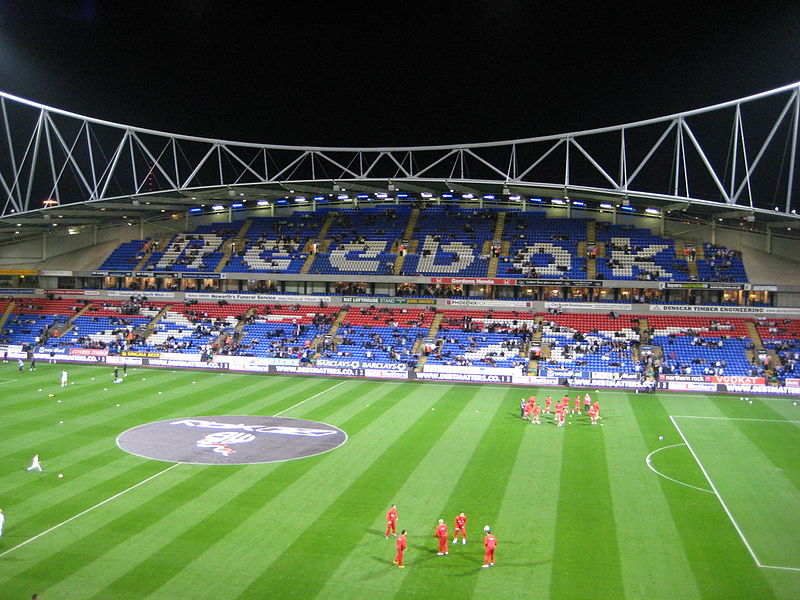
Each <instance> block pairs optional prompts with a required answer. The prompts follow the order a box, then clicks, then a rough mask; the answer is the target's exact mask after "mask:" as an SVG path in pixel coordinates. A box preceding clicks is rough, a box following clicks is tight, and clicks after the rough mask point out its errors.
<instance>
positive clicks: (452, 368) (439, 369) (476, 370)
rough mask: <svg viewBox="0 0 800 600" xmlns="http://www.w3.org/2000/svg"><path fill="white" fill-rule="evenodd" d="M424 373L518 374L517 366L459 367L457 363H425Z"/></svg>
mask: <svg viewBox="0 0 800 600" xmlns="http://www.w3.org/2000/svg"><path fill="white" fill-rule="evenodd" d="M424 372H425V373H473V374H483V375H508V376H509V377H510V376H513V375H519V368H516V369H508V368H499V367H480V366H473V367H460V366H458V365H430V364H426V365H425V370H424Z"/></svg>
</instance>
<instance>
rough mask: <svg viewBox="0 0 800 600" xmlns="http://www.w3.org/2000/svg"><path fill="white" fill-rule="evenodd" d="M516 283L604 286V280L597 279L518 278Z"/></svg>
mask: <svg viewBox="0 0 800 600" xmlns="http://www.w3.org/2000/svg"><path fill="white" fill-rule="evenodd" d="M516 284H517V285H523V286H545V285H555V286H558V287H565V286H566V287H603V282H602V281H600V280H597V279H556V278H553V279H547V278H543V279H517V280H516Z"/></svg>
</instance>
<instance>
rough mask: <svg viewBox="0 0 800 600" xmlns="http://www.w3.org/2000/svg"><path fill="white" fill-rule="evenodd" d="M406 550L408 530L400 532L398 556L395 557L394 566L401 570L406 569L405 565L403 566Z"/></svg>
mask: <svg viewBox="0 0 800 600" xmlns="http://www.w3.org/2000/svg"><path fill="white" fill-rule="evenodd" d="M405 550H406V530H405V529H403V531H401V532H400V535H398V536H397V554H396V555H395V557H394V564H396V565H397V566H398V567H400V568H401V569H405V568H406V567H405V565H403V552H405Z"/></svg>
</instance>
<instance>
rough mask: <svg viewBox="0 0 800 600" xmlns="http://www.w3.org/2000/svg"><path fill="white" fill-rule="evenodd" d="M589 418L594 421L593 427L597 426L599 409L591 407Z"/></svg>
mask: <svg viewBox="0 0 800 600" xmlns="http://www.w3.org/2000/svg"><path fill="white" fill-rule="evenodd" d="M589 418H590V419H591V420H592V425H597V409H595V407H594V406H590V407H589Z"/></svg>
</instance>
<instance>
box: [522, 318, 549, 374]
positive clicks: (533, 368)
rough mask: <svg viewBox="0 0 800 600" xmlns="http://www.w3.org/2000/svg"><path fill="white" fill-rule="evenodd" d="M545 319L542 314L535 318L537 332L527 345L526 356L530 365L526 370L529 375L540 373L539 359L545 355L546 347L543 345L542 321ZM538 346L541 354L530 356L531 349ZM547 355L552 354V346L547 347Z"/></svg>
mask: <svg viewBox="0 0 800 600" xmlns="http://www.w3.org/2000/svg"><path fill="white" fill-rule="evenodd" d="M543 321H544V317H542V316H541V315H539V316H537V317H536V318H534V320H533V322H534V323H535V325H536V333H534V334H533V335H532V336H531V340H530V342H529V343H528V345H527V351H526V356H529V358H528V365H527V367H526V369H525V371H526V372H527V373H528V375H538V374H539V361H540V360H541V359H542V357H543V356H544V348H543V347H542V334H543V333H544V332H543V331H542V322H543ZM535 347H538V348H539V356H538V357H537V356H534V357H530V351H531V349H532V348H535ZM547 356H548V357H549V356H550V347H549V346H548V348H547Z"/></svg>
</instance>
